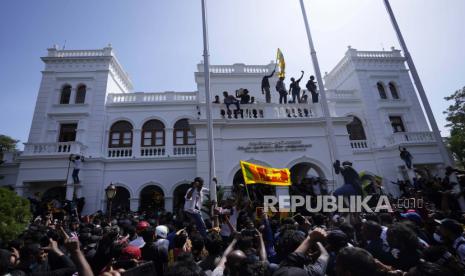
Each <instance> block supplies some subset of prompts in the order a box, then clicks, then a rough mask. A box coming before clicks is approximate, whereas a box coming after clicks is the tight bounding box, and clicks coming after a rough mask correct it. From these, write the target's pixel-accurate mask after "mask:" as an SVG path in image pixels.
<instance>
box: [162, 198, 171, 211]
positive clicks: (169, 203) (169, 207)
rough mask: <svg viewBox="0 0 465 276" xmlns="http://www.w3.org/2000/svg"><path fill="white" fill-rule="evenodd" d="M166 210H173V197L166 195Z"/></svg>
mask: <svg viewBox="0 0 465 276" xmlns="http://www.w3.org/2000/svg"><path fill="white" fill-rule="evenodd" d="M164 208H165V211H166V212H173V197H172V196H171V195H170V196H165V207H164Z"/></svg>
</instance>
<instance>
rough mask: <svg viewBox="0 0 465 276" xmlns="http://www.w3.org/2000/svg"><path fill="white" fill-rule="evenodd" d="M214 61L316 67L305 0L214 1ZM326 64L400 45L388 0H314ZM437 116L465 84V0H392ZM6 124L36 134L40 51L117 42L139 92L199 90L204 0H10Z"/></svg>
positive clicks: (3, 16) (313, 18)
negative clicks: (354, 52) (280, 61)
mask: <svg viewBox="0 0 465 276" xmlns="http://www.w3.org/2000/svg"><path fill="white" fill-rule="evenodd" d="M207 2H208V8H209V10H208V12H209V18H208V20H209V35H210V52H211V63H212V64H232V63H236V62H243V63H247V64H266V63H268V62H269V61H270V60H272V59H274V56H275V52H276V48H278V47H279V48H281V49H282V50H283V52H284V55H285V57H286V63H287V67H288V71H289V72H288V75H289V76H291V75H297V74H298V72H299V71H300V70H305V71H306V72H309V73H310V72H312V64H311V60H310V57H309V50H308V44H307V40H306V36H305V28H304V25H303V20H302V17H301V13H300V7H299V1H298V0H234V1H231V0H229V1H228V0H207ZM305 2H306V7H307V12H308V14H309V19H310V24H311V28H312V33H313V37H314V41H315V46H316V48H317V52H318V57H319V60H320V66H321V70H322V72H325V71H330V70H331V69H332V68H333V66H334V65H335V64H336V63H337V62H338V61H339V60H340V59H341V57H342V56H343V54H344V53H345V51H346V50H347V46H348V45H351V46H352V47H353V48H356V49H359V50H381V49H382V48H383V47H384V48H385V49H386V50H388V49H389V48H390V47H391V46H395V47H396V48H399V46H398V43H397V39H396V37H395V34H394V32H393V30H392V27H391V25H390V22H389V18H388V17H387V14H386V12H385V9H384V5H383V1H382V0H306V1H305ZM391 4H392V6H393V9H394V12H395V13H396V16H397V18H398V21H399V24H400V26H401V29H402V31H403V33H404V36H405V38H406V41H407V44H408V46H409V48H410V52H411V53H412V55H413V58H414V60H415V62H416V65H417V69H418V71H419V74H420V77H421V78H422V81H423V84H424V86H425V89H426V92H427V95H428V97H429V100H430V103H431V105H432V108H433V110H434V113H435V116H436V119H437V121H438V124H439V125H440V128H441V129H443V130H444V131H443V134H445V133H446V131H445V128H444V127H443V126H444V124H445V120H444V115H443V114H442V111H443V110H445V108H446V107H447V103H446V102H445V101H444V100H443V97H444V96H446V95H449V94H451V93H452V92H454V91H455V90H457V89H459V88H461V87H463V86H464V85H465V64H464V63H465V51H464V50H463V45H465V28H463V18H462V16H463V11H465V1H463V0H447V1H432V0H408V1H406V0H391ZM0 5H1V6H0V37H1V38H2V39H1V41H2V43H1V44H0V61H1V63H0V84H1V86H2V89H1V91H0V93H1V94H0V96H1V98H0V133H2V134H7V135H10V136H12V137H15V138H17V139H20V140H21V142H26V141H27V136H28V132H29V127H30V124H31V120H32V114H33V111H34V106H35V100H36V97H37V92H38V87H39V84H40V80H41V73H40V71H41V70H42V69H43V64H42V62H41V60H40V58H39V57H41V56H44V55H45V54H46V48H48V47H50V46H51V45H53V44H59V45H60V46H63V44H64V42H65V41H66V48H67V49H94V48H103V47H104V46H106V45H107V44H108V43H111V44H112V45H113V47H114V49H115V50H116V53H117V55H118V59H119V60H120V62H121V63H122V64H123V66H124V68H125V70H126V71H127V72H129V74H130V76H131V79H132V80H133V83H134V86H135V90H136V91H144V92H155V91H166V90H171V91H173V90H174V91H194V90H195V82H194V75H193V72H194V71H195V68H196V67H195V66H196V64H197V63H198V62H199V61H200V60H201V59H202V29H201V9H200V0H130V1H129V0H79V1H77V0H75V1H73V0H40V1H39V0H35V1H27V0H2V1H1V4H0Z"/></svg>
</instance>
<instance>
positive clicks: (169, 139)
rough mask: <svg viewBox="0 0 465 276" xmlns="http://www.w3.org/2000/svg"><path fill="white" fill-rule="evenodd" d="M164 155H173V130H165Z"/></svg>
mask: <svg viewBox="0 0 465 276" xmlns="http://www.w3.org/2000/svg"><path fill="white" fill-rule="evenodd" d="M165 154H166V155H167V156H173V155H174V140H173V128H165ZM166 210H168V209H166Z"/></svg>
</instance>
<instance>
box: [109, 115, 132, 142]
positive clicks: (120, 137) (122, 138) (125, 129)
mask: <svg viewBox="0 0 465 276" xmlns="http://www.w3.org/2000/svg"><path fill="white" fill-rule="evenodd" d="M109 146H110V148H125V147H132V125H131V123H129V122H128V121H118V122H116V123H114V124H113V125H112V126H111V128H110V143H109Z"/></svg>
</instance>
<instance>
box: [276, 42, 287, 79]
mask: <svg viewBox="0 0 465 276" xmlns="http://www.w3.org/2000/svg"><path fill="white" fill-rule="evenodd" d="M276 60H277V62H278V66H279V73H278V77H280V78H281V77H283V78H284V77H285V75H286V72H285V71H286V62H285V61H284V55H283V52H281V50H280V49H279V48H278V52H277V54H276Z"/></svg>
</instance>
